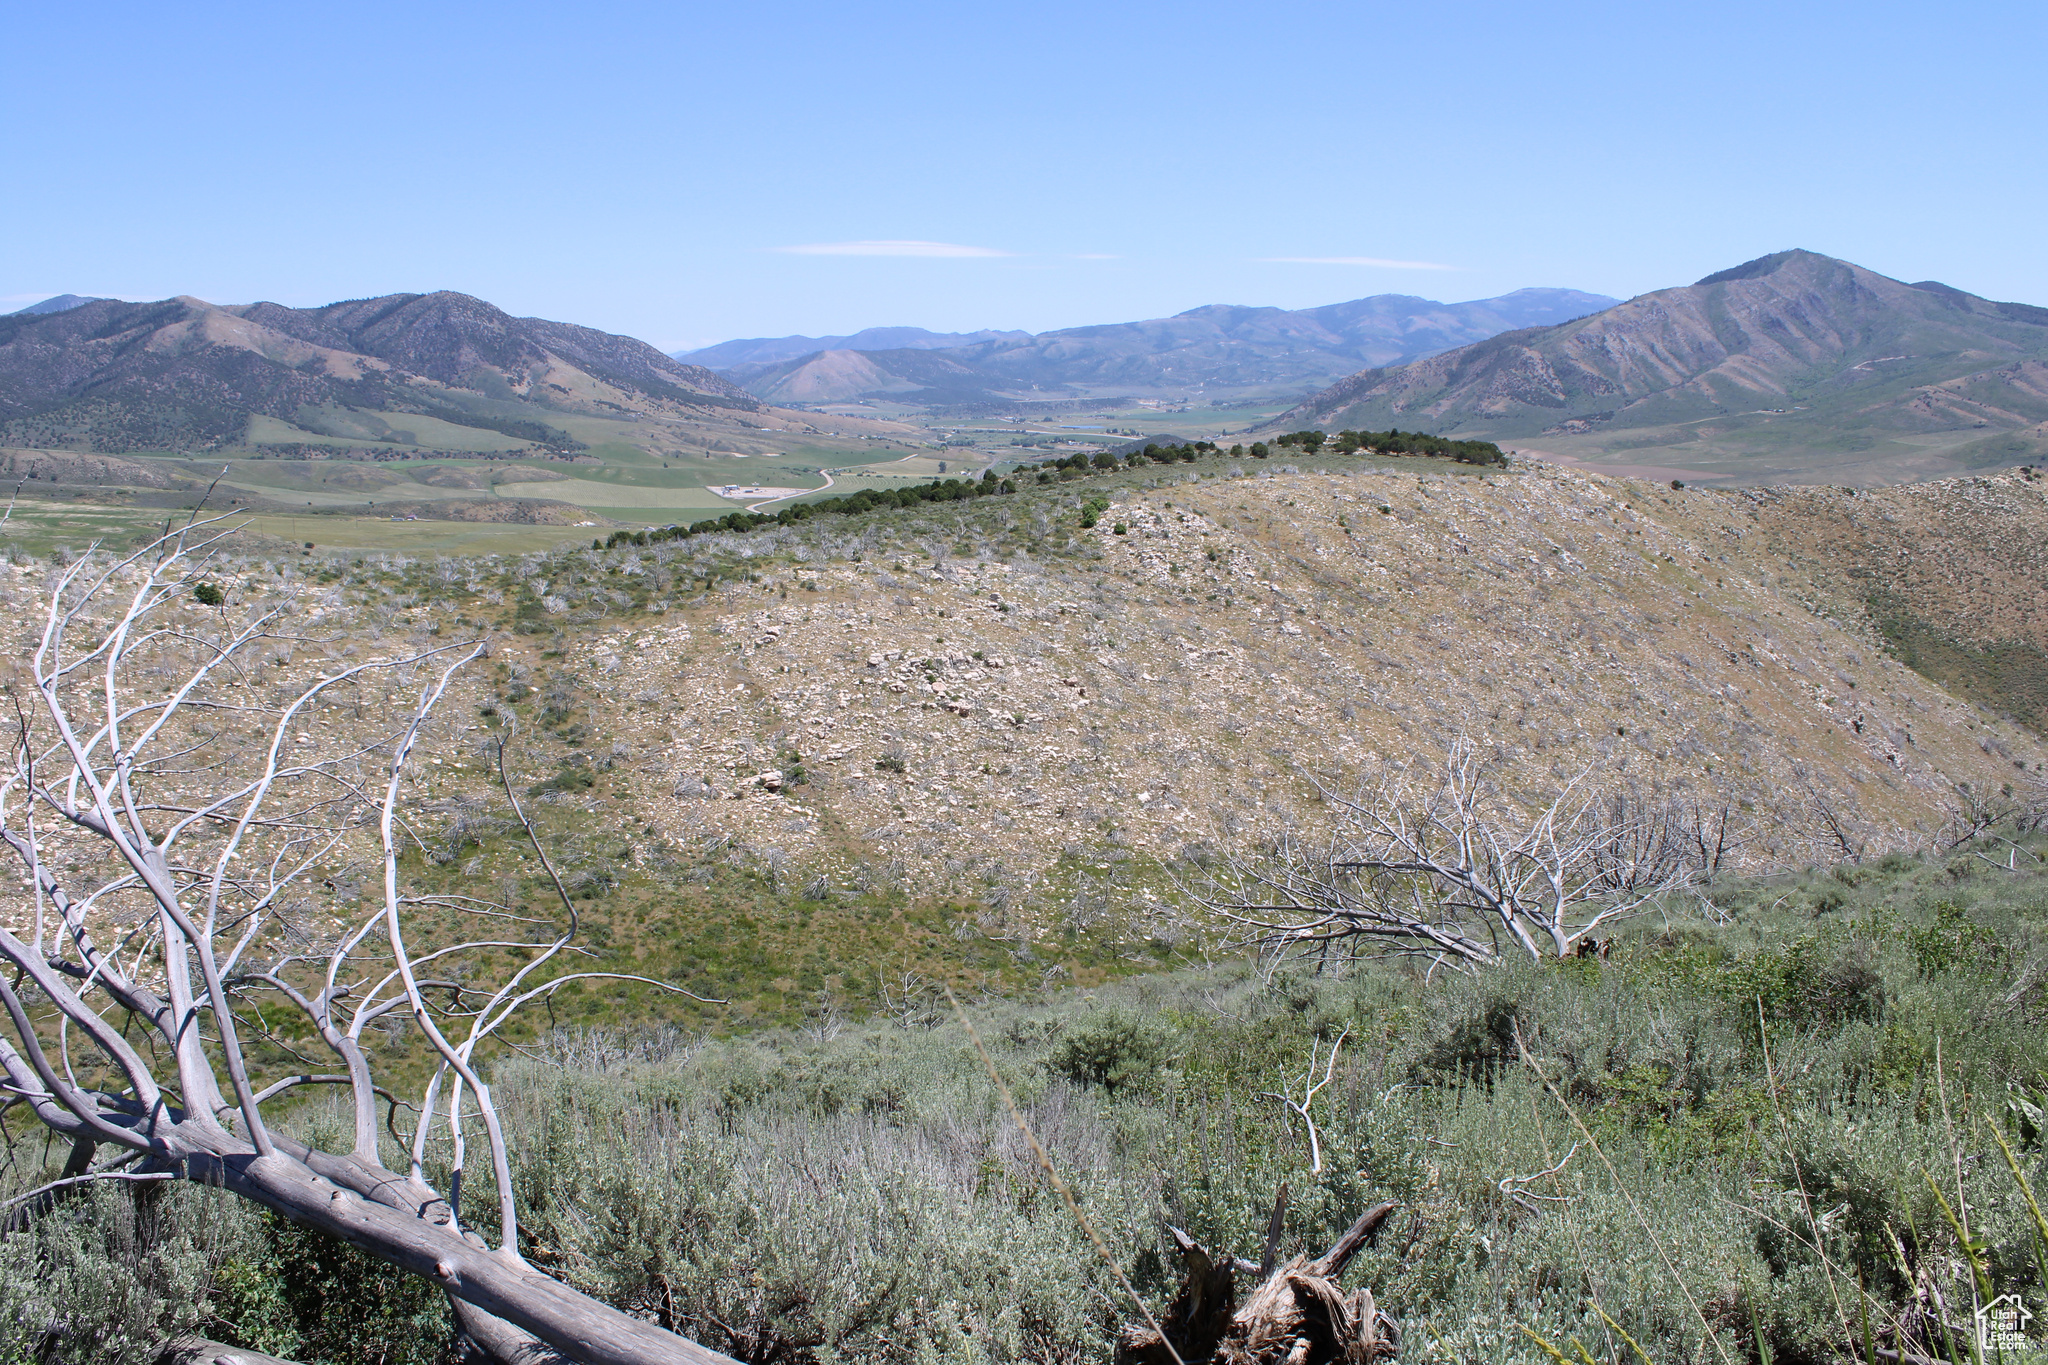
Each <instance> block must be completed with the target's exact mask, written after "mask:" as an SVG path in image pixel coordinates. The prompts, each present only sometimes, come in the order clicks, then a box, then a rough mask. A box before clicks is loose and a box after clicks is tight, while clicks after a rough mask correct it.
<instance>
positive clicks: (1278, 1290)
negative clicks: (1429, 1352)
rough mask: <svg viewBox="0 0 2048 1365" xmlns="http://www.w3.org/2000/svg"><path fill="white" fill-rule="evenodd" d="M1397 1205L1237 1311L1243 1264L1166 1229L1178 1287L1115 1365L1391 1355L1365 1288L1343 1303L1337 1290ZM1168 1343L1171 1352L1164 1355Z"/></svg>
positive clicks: (1387, 1332) (1295, 1266) (1356, 1226)
mask: <svg viewBox="0 0 2048 1365" xmlns="http://www.w3.org/2000/svg"><path fill="white" fill-rule="evenodd" d="M1394 1209H1395V1205H1393V1204H1380V1205H1377V1206H1375V1207H1374V1208H1371V1209H1368V1210H1367V1211H1366V1212H1365V1213H1364V1214H1362V1215H1360V1216H1359V1219H1358V1221H1357V1222H1355V1223H1353V1224H1352V1225H1351V1226H1350V1228H1349V1229H1347V1230H1346V1231H1345V1233H1344V1235H1343V1236H1342V1237H1340V1238H1338V1239H1337V1242H1336V1245H1334V1246H1332V1247H1331V1248H1330V1249H1329V1250H1328V1251H1326V1252H1324V1253H1323V1254H1322V1255H1320V1256H1318V1257H1316V1258H1315V1259H1314V1260H1308V1259H1306V1258H1304V1257H1300V1256H1297V1257H1295V1258H1294V1259H1293V1260H1292V1261H1289V1262H1288V1263H1287V1264H1286V1265H1284V1266H1281V1267H1279V1268H1278V1269H1276V1270H1274V1271H1273V1272H1272V1273H1271V1274H1270V1275H1268V1276H1267V1277H1266V1279H1265V1280H1264V1282H1263V1283H1261V1284H1260V1285H1259V1286H1258V1287H1257V1288H1256V1289H1254V1290H1253V1291H1252V1292H1251V1294H1250V1295H1249V1296H1248V1297H1247V1298H1246V1299H1245V1301H1244V1303H1243V1305H1242V1306H1239V1305H1238V1304H1237V1302H1236V1297H1237V1276H1238V1273H1239V1272H1240V1271H1248V1272H1250V1273H1251V1274H1253V1275H1256V1274H1258V1272H1259V1267H1257V1266H1254V1265H1253V1264H1252V1263H1251V1262H1249V1261H1243V1260H1236V1259H1233V1258H1231V1257H1221V1258H1219V1257H1217V1256H1215V1255H1214V1254H1212V1253H1211V1252H1210V1251H1209V1250H1208V1248H1206V1247H1204V1246H1202V1245H1201V1244H1200V1243H1199V1242H1196V1241H1195V1240H1194V1239H1193V1238H1191V1237H1189V1236H1188V1235H1187V1234H1186V1233H1184V1232H1182V1231H1181V1230H1180V1229H1179V1228H1169V1229H1168V1231H1169V1232H1171V1233H1172V1235H1173V1240H1174V1244H1175V1246H1176V1247H1177V1248H1178V1250H1179V1252H1180V1257H1181V1265H1182V1268H1183V1271H1184V1273H1185V1278H1184V1280H1183V1281H1182V1283H1181V1289H1180V1293H1179V1294H1177V1295H1176V1296H1175V1297H1174V1300H1173V1302H1172V1303H1171V1304H1170V1305H1168V1307H1167V1310H1166V1315H1165V1317H1164V1318H1163V1319H1161V1321H1160V1324H1159V1325H1160V1328H1161V1329H1163V1331H1164V1333H1165V1335H1164V1336H1162V1335H1161V1334H1160V1332H1157V1331H1154V1330H1153V1329H1152V1328H1151V1327H1150V1326H1145V1327H1132V1328H1128V1329H1126V1330H1125V1332H1124V1333H1123V1336H1122V1338H1121V1339H1120V1340H1119V1341H1118V1343H1117V1365H1175V1357H1176V1356H1178V1358H1179V1365H1372V1362H1373V1361H1375V1360H1377V1359H1381V1358H1383V1357H1386V1356H1391V1355H1392V1354H1394V1350H1395V1348H1396V1347H1397V1346H1398V1345H1399V1344H1400V1328H1399V1326H1398V1325H1396V1324H1395V1322H1394V1320H1393V1319H1392V1318H1389V1317H1388V1316H1387V1315H1386V1314H1385V1313H1382V1312H1381V1311H1380V1310H1379V1306H1378V1305H1377V1304H1376V1303H1374V1302H1373V1297H1372V1291H1371V1290H1370V1289H1366V1288H1359V1289H1356V1290H1353V1291H1352V1292H1351V1293H1350V1294H1348V1295H1347V1294H1346V1293H1345V1292H1344V1291H1343V1290H1342V1289H1340V1288H1339V1287H1338V1285H1337V1281H1338V1280H1339V1279H1340V1278H1341V1277H1342V1276H1343V1274H1344V1267H1345V1266H1346V1265H1347V1264H1348V1263H1349V1262H1350V1260H1351V1258H1352V1257H1353V1256H1355V1255H1357V1254H1358V1250H1359V1248H1361V1247H1363V1246H1365V1245H1366V1244H1367V1243H1368V1242H1369V1241H1371V1240H1372V1238H1373V1237H1374V1236H1375V1235H1376V1234H1377V1233H1378V1232H1379V1229H1380V1225H1381V1224H1382V1223H1384V1222H1386V1220H1387V1217H1388V1216H1389V1215H1390V1214H1392V1213H1393V1211H1394ZM1169 1343H1171V1345H1170V1346H1169Z"/></svg>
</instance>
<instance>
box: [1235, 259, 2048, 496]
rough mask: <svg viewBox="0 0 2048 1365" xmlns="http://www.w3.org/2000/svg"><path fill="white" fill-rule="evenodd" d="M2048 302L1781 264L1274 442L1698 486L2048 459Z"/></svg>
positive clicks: (1388, 380)
mask: <svg viewBox="0 0 2048 1365" xmlns="http://www.w3.org/2000/svg"><path fill="white" fill-rule="evenodd" d="M2044 362H2048V309H2044V308H2037V307H2034V306H2032V305H2029V304H2019V303H1996V302H1993V301H1991V300H1988V299H1982V298H1978V297H1977V296H1975V295H1973V294H1967V293H1964V292H1963V291H1962V290H1959V289H1954V288H1951V287H1949V286H1947V285H1944V284H1939V283H1937V282H1934V281H1931V280H1929V281H1922V282H1920V283H1918V284H1906V283H1902V282H1900V281H1898V280H1894V279H1890V278H1888V277H1886V276H1883V275H1879V274H1877V273H1876V272H1874V271H1870V270H1866V269H1864V268H1863V267H1861V266H1858V265H1853V264H1851V263H1850V262H1847V261H1841V260H1836V259H1834V258H1833V257H1829V256H1823V255H1820V254H1818V253H1815V252H1811V251H1783V252H1778V253H1775V254H1773V255H1770V256H1764V257H1760V258H1759V259H1757V260H1754V261H1750V262H1747V263H1745V264H1743V265H1739V266H1736V267H1734V268H1733V269H1730V270H1724V271H1720V272H1718V273H1716V274H1712V275H1709V276H1707V277H1706V278H1705V279H1703V280H1701V281H1699V282H1698V283H1697V284H1693V285H1688V286H1685V287H1682V288H1676V289H1663V290H1658V291H1657V292H1655V293H1650V294H1645V295H1642V296H1641V297H1639V298H1635V299H1631V300H1629V301H1628V302H1626V303H1622V304H1617V305H1616V306H1614V307H1612V308H1608V309H1606V310H1605V311H1603V312H1600V313H1597V314H1595V315H1593V316H1591V317H1586V318H1580V319H1577V320H1575V321H1571V322H1565V323H1561V324H1558V325H1554V326H1548V327H1537V328H1528V329H1524V330H1519V331H1512V332H1505V333H1502V334H1501V335H1498V336H1494V337H1491V338H1489V339H1487V340H1484V341H1480V342H1476V343H1474V344H1472V345H1467V346H1462V347H1459V348H1458V349H1456V350H1451V351H1446V352H1444V353H1442V354H1440V355H1436V356H1432V357H1428V358H1425V359H1422V360H1418V361H1414V362H1411V363H1407V364H1403V365H1398V366H1382V367H1379V368H1375V369H1369V370H1365V371H1363V372H1361V373H1358V374H1354V375H1352V376H1350V377H1348V378H1346V379H1343V380H1340V381H1339V382H1337V383H1336V384H1333V385H1332V386H1330V387H1329V388H1327V389H1325V390H1323V391H1322V392H1321V393H1318V394H1316V395H1315V396H1314V397H1312V398H1310V399H1308V400H1307V401H1306V402H1304V403H1302V404H1301V405H1299V406H1298V407H1296V408H1294V409H1293V410H1291V411H1290V412H1288V413H1285V414H1283V415H1282V416H1281V417H1279V418H1278V419H1276V420H1275V422H1274V424H1273V425H1274V427H1275V428H1276V429H1283V430H1284V429H1288V428H1296V427H1309V426H1315V427H1323V428H1331V429H1335V428H1344V427H1352V428H1358V429H1370V430H1383V429H1386V428H1388V427H1410V428H1414V427H1419V428H1422V429H1425V430H1428V431H1432V432H1436V433H1439V434H1455V435H1459V436H1471V437H1485V438H1487V439H1492V440H1498V441H1510V442H1515V443H1518V444H1520V445H1522V446H1524V447H1525V448H1527V449H1529V450H1530V451H1531V452H1532V453H1547V454H1553V455H1559V456H1562V457H1564V458H1567V459H1570V460H1576V461H1582V462H1586V463H1591V464H1594V465H1603V464H1605V465H1611V466H1616V467H1619V468H1623V469H1626V468H1645V467H1654V468H1657V469H1660V470H1670V471H1672V472H1677V473H1682V474H1686V475H1688V476H1689V477H1694V478H1720V479H1731V480H1742V481H1757V480H1762V479H1768V478H1794V479H1801V478H1804V479H1817V478H1825V479H1828V480H1832V481H1837V482H1854V483H1883V482H1897V481H1899V480H1901V479H1905V478H1914V477H1927V476H1931V475H1936V474H1942V473H1949V472H1958V471H1963V470H1969V469H1975V468H1986V467H1997V466H2010V465H2015V464H2019V463H2022V462H2023V461H2025V460H2027V459H2030V458H2033V457H2035V456H2037V455H2039V454H2040V453H2041V452H2043V451H2044V450H2048V363H2044Z"/></svg>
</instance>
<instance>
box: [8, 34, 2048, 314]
mask: <svg viewBox="0 0 2048 1365" xmlns="http://www.w3.org/2000/svg"><path fill="white" fill-rule="evenodd" d="M0 52H4V53H5V56H4V58H0V72H4V80H0V111H4V127H5V128H6V130H7V135H6V137H5V138H4V139H0V190H4V195H5V198H4V212H0V309H5V308H12V307H19V306H20V305H21V304H22V303H26V302H32V301H34V300H35V299H37V298H41V297H43V296H45V295H47V294H50V293H55V292H60V291H70V292H77V293H87V294H111V295H117V296H120V297H125V298H160V297H164V296H167V295H171V294H180V293H185V294H196V295H198V296H200V297H202V298H207V299H211V300H213V301H215V302H220V303H242V302H249V301H252V300H256V299H274V300H277V301H278V302H281V303H288V304H295V305H305V304H317V303H324V302H329V301H332V300H334V299H340V298H351V297H360V296H363V295H369V294H381V293H389V292H394V291H399V290H430V289H457V290H462V291H464V292H466V293H471V294H475V295H478V296H480V297H482V298H485V299H489V300H491V301H492V302H494V303H497V304H499V305H500V306H502V307H504V308H507V309H509V310H511V311H513V312H515V313H520V314H538V315H541V316H545V317H552V318H560V319H564V320H567V321H574V322H582V323H587V324H590V325H593V326H598V327H603V328H607V329H609V330H613V331H620V332H627V333H630V334H633V335H636V336H641V337H644V338H646V339H648V340H650V341H653V342H655V343H657V344H659V345H661V346H663V347H664V348H673V347H677V346H682V345H687V344H699V343H704V342H709V341H713V340H719V339H723V338H727V337H733V336H758V335H778V334H782V333H787V332H808V333H813V334H816V333H826V332H836V331H847V330H853V329H856V328H859V327H864V326H874V325H885V324H914V325H919V326H925V327H932V328H938V329H947V330H952V329H966V328H975V327H1021V328H1028V329H1030V330H1033V331H1039V330H1044V329H1047V328H1052V327H1063V326H1072V325H1077V324H1082V323H1090V322H1109V321H1122V320H1126V319H1130V318H1139V317H1151V316H1159V315H1162V314H1166V313H1173V312H1178V311H1180V310H1182V309H1185V308H1190V307H1194V306H1196V305H1199V304H1204V303H1255V304H1279V305H1283V306H1287V307H1301V306H1306V305H1311V304H1318V303H1329V302H1335V301H1337V300H1340V299H1348V298H1356V297H1359V296H1361V295H1366V294H1376V293H1387V292H1400V293H1414V294H1423V295H1427V296H1429V297H1433V298H1440V299H1464V298H1477V297H1484V296H1487V295H1490V294H1496V293H1501V292H1504V291H1506V290H1509V289H1514V288H1519V287H1521V286H1524V285H1565V286H1572V287H1576V288H1582V289H1590V290H1596V291H1600V292H1603V293H1609V294H1615V295H1620V296H1627V295H1631V294H1635V293H1640V292H1643V291H1645V290H1649V289H1654V288H1659V287H1662V286H1665V285H1670V284H1683V283H1689V282H1690V281H1692V280H1693V279H1696V278H1698V277H1699V276H1701V275H1703V274H1706V273H1708V272H1709V271H1712V270H1716V269H1720V268H1722V267H1725V266H1728V265H1732V264H1734V263H1736V262H1738V261H1742V260H1746V259H1748V258H1750V257H1753V256H1757V255H1761V254H1763V253H1765V252H1768V251H1774V250H1779V249H1782V248H1785V247H1791V246H1802V247H1809V248H1812V249H1814V250H1818V251H1825V252H1829V253H1832V254H1834V255H1838V256H1844V257H1847V258H1849V259H1851V260H1854V261H1857V262H1859V263H1861V264H1864V265H1867V266H1869V267H1871V268H1872V269H1875V270H1878V271H1881V272H1883V273H1885V274H1889V275H1896V276H1899V277H1902V278H1905V279H1908V280H1920V279H1928V278H1933V279H1940V280H1945V281H1947V282H1948V283H1950V284H1954V285H1956V286H1958V287H1961V288H1964V289H1968V290H1971V291H1973V292H1976V293H1981V294H1986V295H1989V296H1991V297H1994V298H2001V299H2019V300H2023V301H2028V302H2035V303H2043V304H2048V251H2044V249H2043V246H2044V242H2048V226H2044V221H2048V188H2044V168H2043V160H2044V154H2043V147H2044V131H2048V129H2044V113H2048V93H2044V92H2048V81H2044V79H2043V56H2044V54H2048V8H2044V7H2043V6H2041V5H2040V4H2038V3H2007V4H1996V3H1978V2H1976V0H1951V3H1949V4H1947V5H1944V6H1940V7H1930V6H1928V5H1926V4H1924V3H1920V4H1913V5H1907V4H1904V3H1896V2H1895V0H1867V2H1866V3H1861V4H1802V3H1798V0H1776V2H1775V3H1751V2H1750V0H1734V2H1733V3H1723V4H1716V5H1699V4H1693V5H1675V4H1644V3H1641V0H1632V2H1631V3H1615V4H1607V3H1589V4H1530V3H1527V0H1513V2H1512V3H1495V2H1494V0H1448V2H1444V0H1440V2H1439V3H1434V4H1416V3H1413V2H1412V0H1406V2H1404V3H1400V4H1387V3H1379V2H1378V0H1348V2H1346V3H1320V2H1318V3H1286V0H1267V3H1264V4H1252V3H1239V4H1227V5H1226V4H1215V3H1205V2H1204V0H1172V2H1171V3H1164V2H1160V3H1154V2H1153V0H1142V2H1140V3H1123V2H1120V0H1094V2H1093V3H1085V4H1077V3H1072V2H1071V0H1036V3H1032V4H1017V3H971V2H970V0H948V2H947V3H931V2H927V0H872V2H871V3H866V4H860V3H846V2H845V0H841V2H840V3H833V4H825V3H814V2H812V0H743V2H742V3H720V4H716V5H710V4H700V3H688V2H685V3H663V4H633V3H616V2H611V0H597V2H596V3H591V2H589V0H586V3H582V4H577V5H565V4H559V3H551V4H545V5H542V4H533V3H528V2H527V0H494V3H491V4H467V3H464V4H450V3H436V0H413V3H407V4H391V3H384V2H383V0H357V3H351V4H347V5H318V6H315V5H292V4H285V5H280V4H275V3H267V4H262V5H255V4H246V5H245V4H220V3H209V0H187V3H183V4H177V5H166V4H146V5H144V4H130V3H114V4H102V5H91V6H83V5H56V4H31V3H17V4H14V5H11V6H9V7H8V8H7V10H6V17H5V18H4V19H0ZM861 243H885V244H887V243H935V244H941V245H942V246H943V247H944V248H970V249H973V250H975V251H977V252H981V253H989V254H957V253H956V254H893V255H889V254H885V255H875V254H863V253H869V252H875V251H886V252H897V253H904V252H910V253H932V252H935V251H939V250H941V247H935V246H914V245H913V246H902V245H897V246H886V245H885V246H881V247H876V246H860V245H858V244H861ZM846 244H855V245H852V246H848V245H846ZM791 247H812V248H820V247H822V248H827V249H825V250H814V251H811V252H792V251H789V250H787V248H791ZM997 253H1001V254H997ZM1330 261H1353V262H1357V261H1363V262H1393V263H1395V264H1358V263H1345V264H1335V263H1320V262H1330ZM1399 263H1410V264H1407V265H1403V264H1399ZM1417 264H1420V265H1428V266H1444V267H1451V268H1449V269H1424V268H1416V267H1417Z"/></svg>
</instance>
